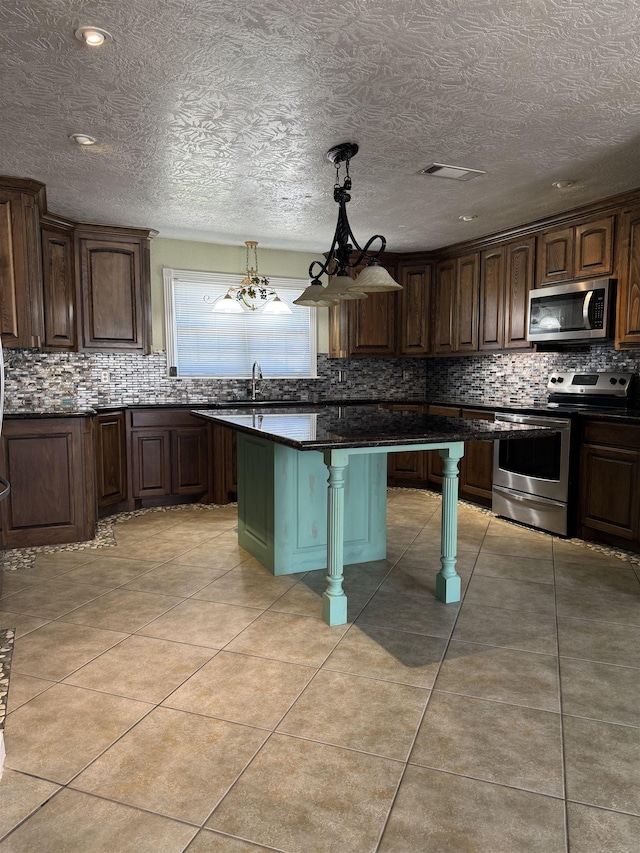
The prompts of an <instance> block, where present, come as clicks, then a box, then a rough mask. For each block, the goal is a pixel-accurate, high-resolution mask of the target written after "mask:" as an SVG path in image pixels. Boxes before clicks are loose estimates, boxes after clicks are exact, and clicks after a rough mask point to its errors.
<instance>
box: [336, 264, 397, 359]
mask: <svg viewBox="0 0 640 853" xmlns="http://www.w3.org/2000/svg"><path fill="white" fill-rule="evenodd" d="M380 261H381V263H382V265H383V266H384V268H385V269H386V270H387V271H388V272H389V274H390V275H391V277H392V278H394V279H396V280H397V275H398V268H397V262H396V260H395V258H393V256H386V257H385V256H381V258H380ZM361 269H362V267H357V268H356V269H353V270H349V271H348V272H349V275H350V276H351V277H352V278H355V277H356V276H357V275H358V273H359V272H360V270H361ZM398 293H399V291H384V292H382V293H368V294H367V296H366V298H365V299H345V300H341V301H340V302H339V303H338V304H337V305H335V306H333V307H332V308H330V309H329V355H330V357H331V358H354V357H355V358H358V357H371V356H386V357H388V356H394V355H395V354H396V346H397V334H396V317H397V310H398V309H397V306H398Z"/></svg>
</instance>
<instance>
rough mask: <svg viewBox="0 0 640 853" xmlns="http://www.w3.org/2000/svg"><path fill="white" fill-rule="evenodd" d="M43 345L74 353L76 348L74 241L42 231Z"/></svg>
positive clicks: (62, 234) (58, 233) (69, 236)
mask: <svg viewBox="0 0 640 853" xmlns="http://www.w3.org/2000/svg"><path fill="white" fill-rule="evenodd" d="M41 236H42V288H43V291H42V297H43V302H44V345H45V347H46V348H47V349H56V350H59V349H61V350H73V349H75V348H76V346H77V337H76V313H75V302H76V293H75V280H74V271H73V238H72V234H71V233H70V232H68V231H62V230H58V229H55V228H51V227H44V228H42V229H41Z"/></svg>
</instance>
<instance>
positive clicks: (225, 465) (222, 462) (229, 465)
mask: <svg viewBox="0 0 640 853" xmlns="http://www.w3.org/2000/svg"><path fill="white" fill-rule="evenodd" d="M209 453H210V457H211V459H212V463H213V483H212V494H211V499H212V501H213V502H214V504H228V503H233V502H234V501H236V500H237V499H238V462H237V453H236V431H235V430H233V429H228V428H227V427H223V426H221V425H220V424H214V423H210V424H209Z"/></svg>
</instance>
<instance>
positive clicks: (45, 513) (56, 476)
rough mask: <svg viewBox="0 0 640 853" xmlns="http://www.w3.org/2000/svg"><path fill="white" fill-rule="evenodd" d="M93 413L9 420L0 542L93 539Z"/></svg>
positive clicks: (6, 544) (22, 545)
mask: <svg viewBox="0 0 640 853" xmlns="http://www.w3.org/2000/svg"><path fill="white" fill-rule="evenodd" d="M91 441H92V424H91V418H84V417H78V418H38V419H35V418H34V419H25V420H22V419H9V418H8V419H7V420H5V422H4V425H3V454H2V464H3V474H4V476H6V478H7V479H8V480H9V482H10V483H11V492H10V494H9V496H8V497H7V498H6V499H5V500H4V501H3V502H2V503H1V504H0V511H1V513H2V545H3V547H5V548H25V547H31V546H35V545H58V544H63V543H66V542H81V541H85V540H88V539H92V538H93V536H94V533H95V511H94V507H95V499H94V478H93V460H92V458H91Z"/></svg>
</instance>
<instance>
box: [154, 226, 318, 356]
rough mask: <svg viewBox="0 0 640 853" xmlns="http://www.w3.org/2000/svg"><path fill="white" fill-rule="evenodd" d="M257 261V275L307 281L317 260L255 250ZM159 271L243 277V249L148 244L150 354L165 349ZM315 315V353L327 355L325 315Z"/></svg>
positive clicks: (159, 239) (162, 242)
mask: <svg viewBox="0 0 640 853" xmlns="http://www.w3.org/2000/svg"><path fill="white" fill-rule="evenodd" d="M258 260H259V263H260V273H261V275H266V276H267V277H268V276H270V275H273V276H279V277H282V278H302V279H307V278H308V274H309V264H310V263H311V262H312V261H316V260H318V255H312V254H309V253H308V252H289V251H285V250H280V249H262V248H260V247H258ZM163 267H170V268H171V269H177V270H198V271H205V272H228V273H243V272H244V270H245V269H246V250H245V247H244V245H241V246H223V245H220V244H218V243H199V242H196V241H192V240H170V239H168V238H166V237H156V238H155V240H152V241H151V310H152V314H153V348H154V350H163V349H164V348H165V344H164V291H163V284H162V270H163ZM316 313H317V317H318V352H328V349H329V332H328V311H327V309H326V308H318V309H316Z"/></svg>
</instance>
